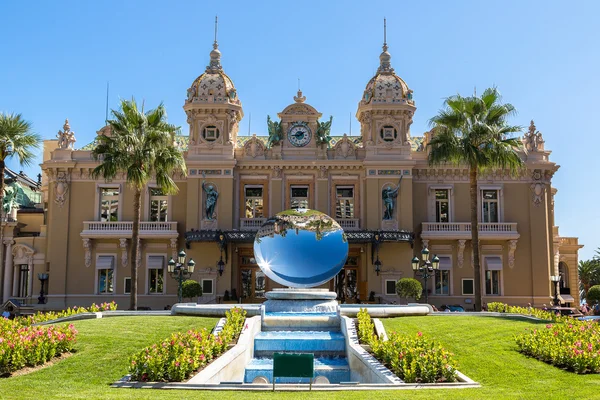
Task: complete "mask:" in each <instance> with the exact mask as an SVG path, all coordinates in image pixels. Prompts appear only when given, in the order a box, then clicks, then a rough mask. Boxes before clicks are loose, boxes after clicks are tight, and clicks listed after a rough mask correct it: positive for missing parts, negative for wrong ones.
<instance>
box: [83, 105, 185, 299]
mask: <svg viewBox="0 0 600 400" xmlns="http://www.w3.org/2000/svg"><path fill="white" fill-rule="evenodd" d="M120 106H121V109H120V110H119V111H115V110H112V115H113V117H114V119H113V120H109V121H107V122H108V125H110V127H111V128H112V133H111V134H110V135H100V136H98V137H97V138H96V147H95V148H94V150H92V156H93V158H94V160H96V161H98V160H100V161H101V162H102V163H101V164H100V165H98V166H97V167H96V168H94V171H93V173H92V176H93V177H94V179H97V178H98V177H103V178H104V179H113V178H115V176H116V175H117V174H118V173H124V174H125V175H126V181H127V184H128V186H129V187H131V189H132V190H133V193H134V196H133V211H134V213H133V215H134V217H133V229H132V233H131V242H132V246H131V247H132V249H131V253H132V254H131V260H132V261H131V300H130V306H129V308H130V310H137V272H138V269H139V262H140V260H139V259H140V257H138V253H139V251H140V243H139V242H140V241H139V233H140V214H141V204H140V203H141V201H140V199H141V196H142V190H143V189H144V187H146V185H147V184H148V182H149V181H150V180H151V179H153V178H155V179H156V183H157V185H158V186H159V187H160V188H161V189H162V191H163V192H164V193H166V194H174V193H176V192H177V191H178V187H177V185H176V184H175V182H174V181H173V179H172V178H171V175H172V174H173V173H174V172H175V171H179V172H181V173H184V174H185V173H186V167H185V161H184V159H183V155H182V154H181V152H180V151H179V150H178V149H177V148H176V147H175V146H174V132H175V130H176V129H177V128H176V127H175V126H173V125H170V124H169V123H167V113H166V110H165V107H164V106H163V104H162V103H161V104H160V105H159V106H158V107H157V108H155V109H153V110H150V111H148V112H146V113H144V110H143V106H142V110H139V109H138V106H137V104H136V102H135V100H134V99H132V100H131V101H127V100H121V104H120Z"/></svg>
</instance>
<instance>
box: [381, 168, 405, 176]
mask: <svg viewBox="0 0 600 400" xmlns="http://www.w3.org/2000/svg"><path fill="white" fill-rule="evenodd" d="M401 174H402V170H401V169H380V170H378V171H377V175H401Z"/></svg>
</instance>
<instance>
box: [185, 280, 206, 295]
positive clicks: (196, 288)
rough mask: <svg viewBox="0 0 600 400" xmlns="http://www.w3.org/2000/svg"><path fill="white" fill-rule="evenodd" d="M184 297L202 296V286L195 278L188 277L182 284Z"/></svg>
mask: <svg viewBox="0 0 600 400" xmlns="http://www.w3.org/2000/svg"><path fill="white" fill-rule="evenodd" d="M181 291H182V294H183V297H184V298H186V299H191V298H193V297H198V296H202V286H201V285H200V284H199V283H198V282H196V281H195V280H193V279H188V280H187V281H185V282H183V284H182V285H181Z"/></svg>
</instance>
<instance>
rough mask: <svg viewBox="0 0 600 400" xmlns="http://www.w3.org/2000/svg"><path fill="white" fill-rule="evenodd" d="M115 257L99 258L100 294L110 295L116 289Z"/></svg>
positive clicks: (97, 266) (97, 263)
mask: <svg viewBox="0 0 600 400" xmlns="http://www.w3.org/2000/svg"><path fill="white" fill-rule="evenodd" d="M114 267H115V257H114V256H98V259H97V260H96V270H97V271H98V294H110V293H113V289H114Z"/></svg>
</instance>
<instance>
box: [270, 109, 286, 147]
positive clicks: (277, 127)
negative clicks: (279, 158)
mask: <svg viewBox="0 0 600 400" xmlns="http://www.w3.org/2000/svg"><path fill="white" fill-rule="evenodd" d="M267 127H268V128H269V140H268V141H267V148H268V149H270V148H271V147H273V145H276V144H278V143H279V142H280V141H281V140H282V139H283V128H282V126H281V122H277V121H271V116H270V115H267Z"/></svg>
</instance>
